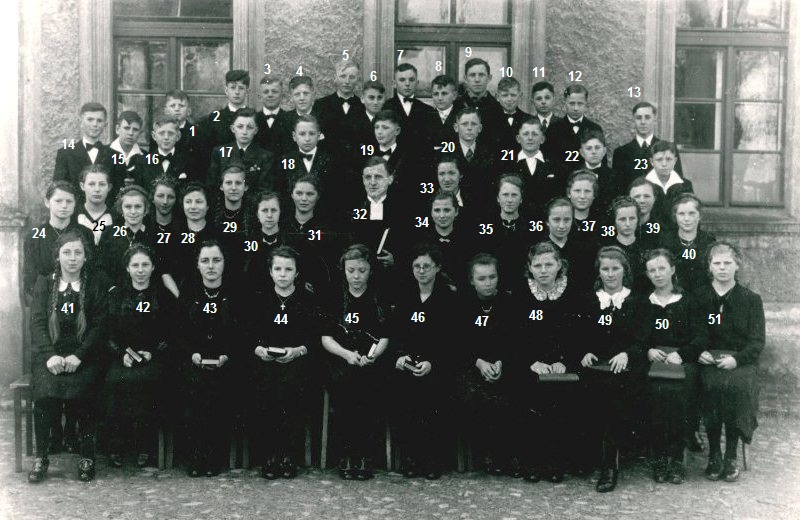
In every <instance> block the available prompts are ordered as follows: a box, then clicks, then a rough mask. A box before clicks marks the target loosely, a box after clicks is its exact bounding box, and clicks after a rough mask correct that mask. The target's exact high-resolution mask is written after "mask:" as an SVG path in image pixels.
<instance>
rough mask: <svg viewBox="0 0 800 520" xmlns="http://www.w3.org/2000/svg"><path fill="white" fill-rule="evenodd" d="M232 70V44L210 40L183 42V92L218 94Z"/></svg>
mask: <svg viewBox="0 0 800 520" xmlns="http://www.w3.org/2000/svg"><path fill="white" fill-rule="evenodd" d="M230 68H231V43H230V42H220V41H208V40H200V41H198V40H195V41H188V40H184V41H182V42H181V85H182V87H181V88H183V90H204V91H210V92H218V91H220V90H221V89H222V84H223V83H224V81H225V80H224V78H225V73H226V72H227V71H228V70H229V69H230Z"/></svg>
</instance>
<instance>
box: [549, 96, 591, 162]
mask: <svg viewBox="0 0 800 520" xmlns="http://www.w3.org/2000/svg"><path fill="white" fill-rule="evenodd" d="M588 103H589V91H588V90H586V88H585V87H584V86H583V85H570V86H569V87H567V88H566V90H564V105H565V107H566V111H567V115H566V117H564V119H559V120H558V121H556V122H555V123H552V124H551V125H550V127H549V128H548V129H547V133H546V134H545V136H546V140H545V143H544V145H543V147H542V153H543V154H544V157H545V159H546V160H548V161H551V162H553V163H554V164H558V165H560V167H562V168H564V169H565V170H567V171H569V172H572V171H574V170H576V169H577V168H578V167H579V166H580V164H581V161H580V147H581V143H580V140H579V139H578V133H579V132H580V131H581V130H584V129H589V130H599V131H601V132H602V131H603V129H602V128H601V127H600V125H598V124H597V123H595V122H594V121H592V120H590V119H589V118H588V117H586V115H585V114H586V109H587V106H588ZM603 164H605V162H604V163H603Z"/></svg>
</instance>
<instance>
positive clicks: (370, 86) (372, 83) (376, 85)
mask: <svg viewBox="0 0 800 520" xmlns="http://www.w3.org/2000/svg"><path fill="white" fill-rule="evenodd" d="M367 90H377V91H378V92H380V93H381V94H386V87H385V86H384V85H383V83H381V82H380V81H377V80H368V81H365V82H364V86H363V87H361V92H362V94H363V93H364V92H366V91H367Z"/></svg>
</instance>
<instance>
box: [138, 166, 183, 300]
mask: <svg viewBox="0 0 800 520" xmlns="http://www.w3.org/2000/svg"><path fill="white" fill-rule="evenodd" d="M150 190H151V191H150V204H151V206H152V211H150V212H149V213H148V215H147V218H146V219H145V226H146V227H147V229H148V230H149V234H150V244H149V245H150V247H152V248H153V252H154V253H155V255H156V264H157V265H158V266H160V267H161V275H160V278H161V281H162V282H163V283H164V285H165V286H166V287H167V288H168V289H169V290H170V292H172V294H173V295H174V296H175V297H176V298H177V296H178V289H177V286H175V281H174V280H173V279H172V276H171V275H168V274H166V271H165V270H164V268H165V266H168V265H169V262H170V258H171V254H172V247H173V246H174V244H175V243H176V242H178V241H179V240H180V239H179V237H178V227H179V221H180V220H181V219H182V218H183V212H180V213H181V215H178V213H179V212H178V211H176V210H175V206H176V204H175V202H176V201H177V198H178V183H177V182H176V181H175V179H173V178H172V177H170V176H168V175H162V176H160V177H157V178H156V180H155V181H153V186H152V188H150Z"/></svg>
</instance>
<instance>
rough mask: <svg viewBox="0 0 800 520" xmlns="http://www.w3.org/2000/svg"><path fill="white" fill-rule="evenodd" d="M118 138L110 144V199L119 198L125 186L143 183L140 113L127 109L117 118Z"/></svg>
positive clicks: (116, 129)
mask: <svg viewBox="0 0 800 520" xmlns="http://www.w3.org/2000/svg"><path fill="white" fill-rule="evenodd" d="M115 131H116V133H117V138H116V139H114V141H112V142H111V144H110V145H108V148H109V151H110V152H111V154H112V155H111V168H110V171H111V191H110V192H109V194H108V200H111V201H115V200H117V193H118V192H119V190H120V188H122V187H123V186H129V185H131V184H138V185H140V186H141V185H142V173H143V172H144V155H143V154H142V150H141V149H140V148H139V143H138V141H139V136H140V135H141V134H142V118H141V117H139V114H137V113H136V112H132V111H130V110H125V111H124V112H122V113H121V114H120V115H119V117H118V118H117V126H116V128H115Z"/></svg>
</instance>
